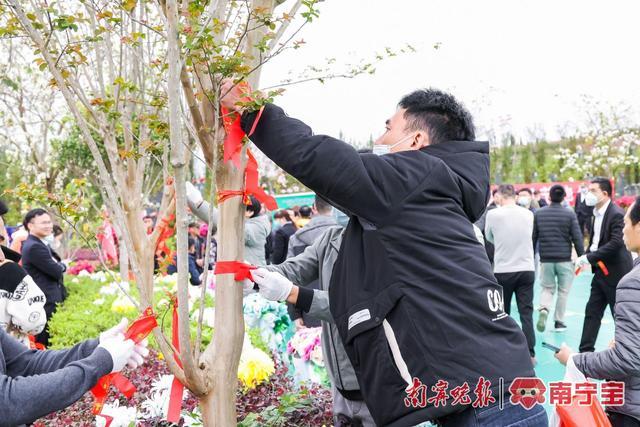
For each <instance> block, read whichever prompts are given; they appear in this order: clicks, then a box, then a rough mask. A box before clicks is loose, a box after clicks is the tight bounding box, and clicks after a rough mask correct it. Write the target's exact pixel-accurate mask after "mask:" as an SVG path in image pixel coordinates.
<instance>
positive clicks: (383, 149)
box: [373, 135, 413, 156]
mask: <svg viewBox="0 0 640 427" xmlns="http://www.w3.org/2000/svg"><path fill="white" fill-rule="evenodd" d="M409 138H413V135H407V136H406V137H404V138H402V139H401V140H400V141H398V142H396V143H395V144H391V145H386V144H378V145H374V146H373V154H375V155H377V156H382V155H385V154H389V153H390V152H391V149H392V148H394V147H397V146H398V145H400V144H402V143H403V142H405V141H406V140H407V139H409Z"/></svg>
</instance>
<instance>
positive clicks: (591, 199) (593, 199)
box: [584, 193, 599, 206]
mask: <svg viewBox="0 0 640 427" xmlns="http://www.w3.org/2000/svg"><path fill="white" fill-rule="evenodd" d="M598 202H599V200H598V196H596V195H595V194H593V193H587V195H586V196H584V204H585V205H587V206H595V205H597V204H598Z"/></svg>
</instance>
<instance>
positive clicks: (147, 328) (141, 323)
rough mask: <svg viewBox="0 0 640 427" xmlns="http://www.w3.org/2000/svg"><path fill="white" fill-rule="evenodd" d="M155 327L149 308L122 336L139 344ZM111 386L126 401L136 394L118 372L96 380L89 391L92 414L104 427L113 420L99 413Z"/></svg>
mask: <svg viewBox="0 0 640 427" xmlns="http://www.w3.org/2000/svg"><path fill="white" fill-rule="evenodd" d="M156 326H158V322H157V321H156V316H155V314H154V313H153V310H152V309H151V307H149V308H147V309H146V310H145V311H144V313H142V314H141V315H140V317H138V318H137V319H136V320H135V321H134V322H133V323H132V324H131V325H130V326H129V328H128V329H127V332H125V334H124V336H125V339H128V340H132V341H133V342H135V343H136V344H139V343H140V342H141V341H142V340H144V339H145V338H146V337H147V336H148V335H149V334H150V333H151V331H152V330H153V329H154V328H155V327H156ZM112 385H113V386H114V387H115V388H116V389H118V391H119V392H120V393H122V394H123V395H124V396H125V397H126V398H127V399H130V398H131V397H132V396H133V393H135V392H136V387H135V386H134V385H133V384H131V381H129V380H128V379H127V378H126V377H125V376H124V375H122V374H120V373H119V372H115V373H112V374H108V375H105V376H103V377H102V378H100V379H99V380H98V383H97V384H96V385H95V386H94V387H93V388H92V389H91V393H92V394H93V397H94V399H95V401H94V404H93V414H94V415H98V416H101V417H103V418H104V419H105V420H106V421H107V423H106V427H109V425H110V424H111V422H112V421H113V418H112V417H109V416H108V415H102V414H100V412H102V408H103V407H104V402H105V400H107V395H108V394H109V388H110V387H111V386H112Z"/></svg>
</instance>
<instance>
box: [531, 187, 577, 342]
mask: <svg viewBox="0 0 640 427" xmlns="http://www.w3.org/2000/svg"><path fill="white" fill-rule="evenodd" d="M566 195H567V193H566V191H565V189H564V187H563V186H561V185H554V186H553V187H551V189H550V190H549V197H550V199H551V205H549V206H547V207H544V208H542V209H539V210H538V211H536V213H535V214H534V219H533V245H534V246H536V245H538V244H539V245H540V262H541V274H540V276H541V280H540V285H541V286H542V293H541V294H540V308H539V309H538V310H539V313H540V314H539V316H538V324H537V325H536V327H537V329H538V331H540V332H544V330H545V328H546V322H547V317H548V316H549V311H550V310H551V305H552V303H553V296H554V295H555V293H556V290H557V291H558V298H557V299H556V307H555V312H554V320H555V324H554V326H555V330H556V332H560V331H564V330H566V329H567V326H566V325H565V323H564V312H565V308H566V306H567V298H568V297H569V291H570V290H571V285H572V284H573V277H574V268H573V262H572V261H571V255H572V246H571V245H572V244H573V247H575V250H576V253H577V255H578V256H582V254H583V253H584V244H583V242H582V233H581V232H580V226H579V225H578V218H577V217H576V214H575V213H574V212H573V211H572V210H571V209H567V208H565V207H563V206H562V202H563V201H564V198H565V197H566Z"/></svg>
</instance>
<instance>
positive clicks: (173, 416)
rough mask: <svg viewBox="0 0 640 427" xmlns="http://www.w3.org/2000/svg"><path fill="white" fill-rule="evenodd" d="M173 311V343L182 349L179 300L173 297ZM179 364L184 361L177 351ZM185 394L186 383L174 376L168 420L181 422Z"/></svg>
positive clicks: (174, 355) (175, 346) (176, 422)
mask: <svg viewBox="0 0 640 427" xmlns="http://www.w3.org/2000/svg"><path fill="white" fill-rule="evenodd" d="M172 300H173V313H172V319H173V321H172V323H171V343H172V344H173V347H174V348H175V349H176V350H177V351H180V339H179V338H178V336H179V335H178V324H179V319H178V300H177V298H175V297H172ZM173 358H174V359H175V361H176V363H177V364H178V366H180V367H181V368H182V362H181V361H180V358H179V357H178V355H177V354H176V353H174V354H173ZM183 394H184V385H182V383H181V382H180V381H179V380H178V379H177V378H176V377H175V376H174V377H173V382H172V383H171V392H170V394H169V409H168V410H167V421H169V422H170V423H173V424H178V423H180V409H182V395H183Z"/></svg>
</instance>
